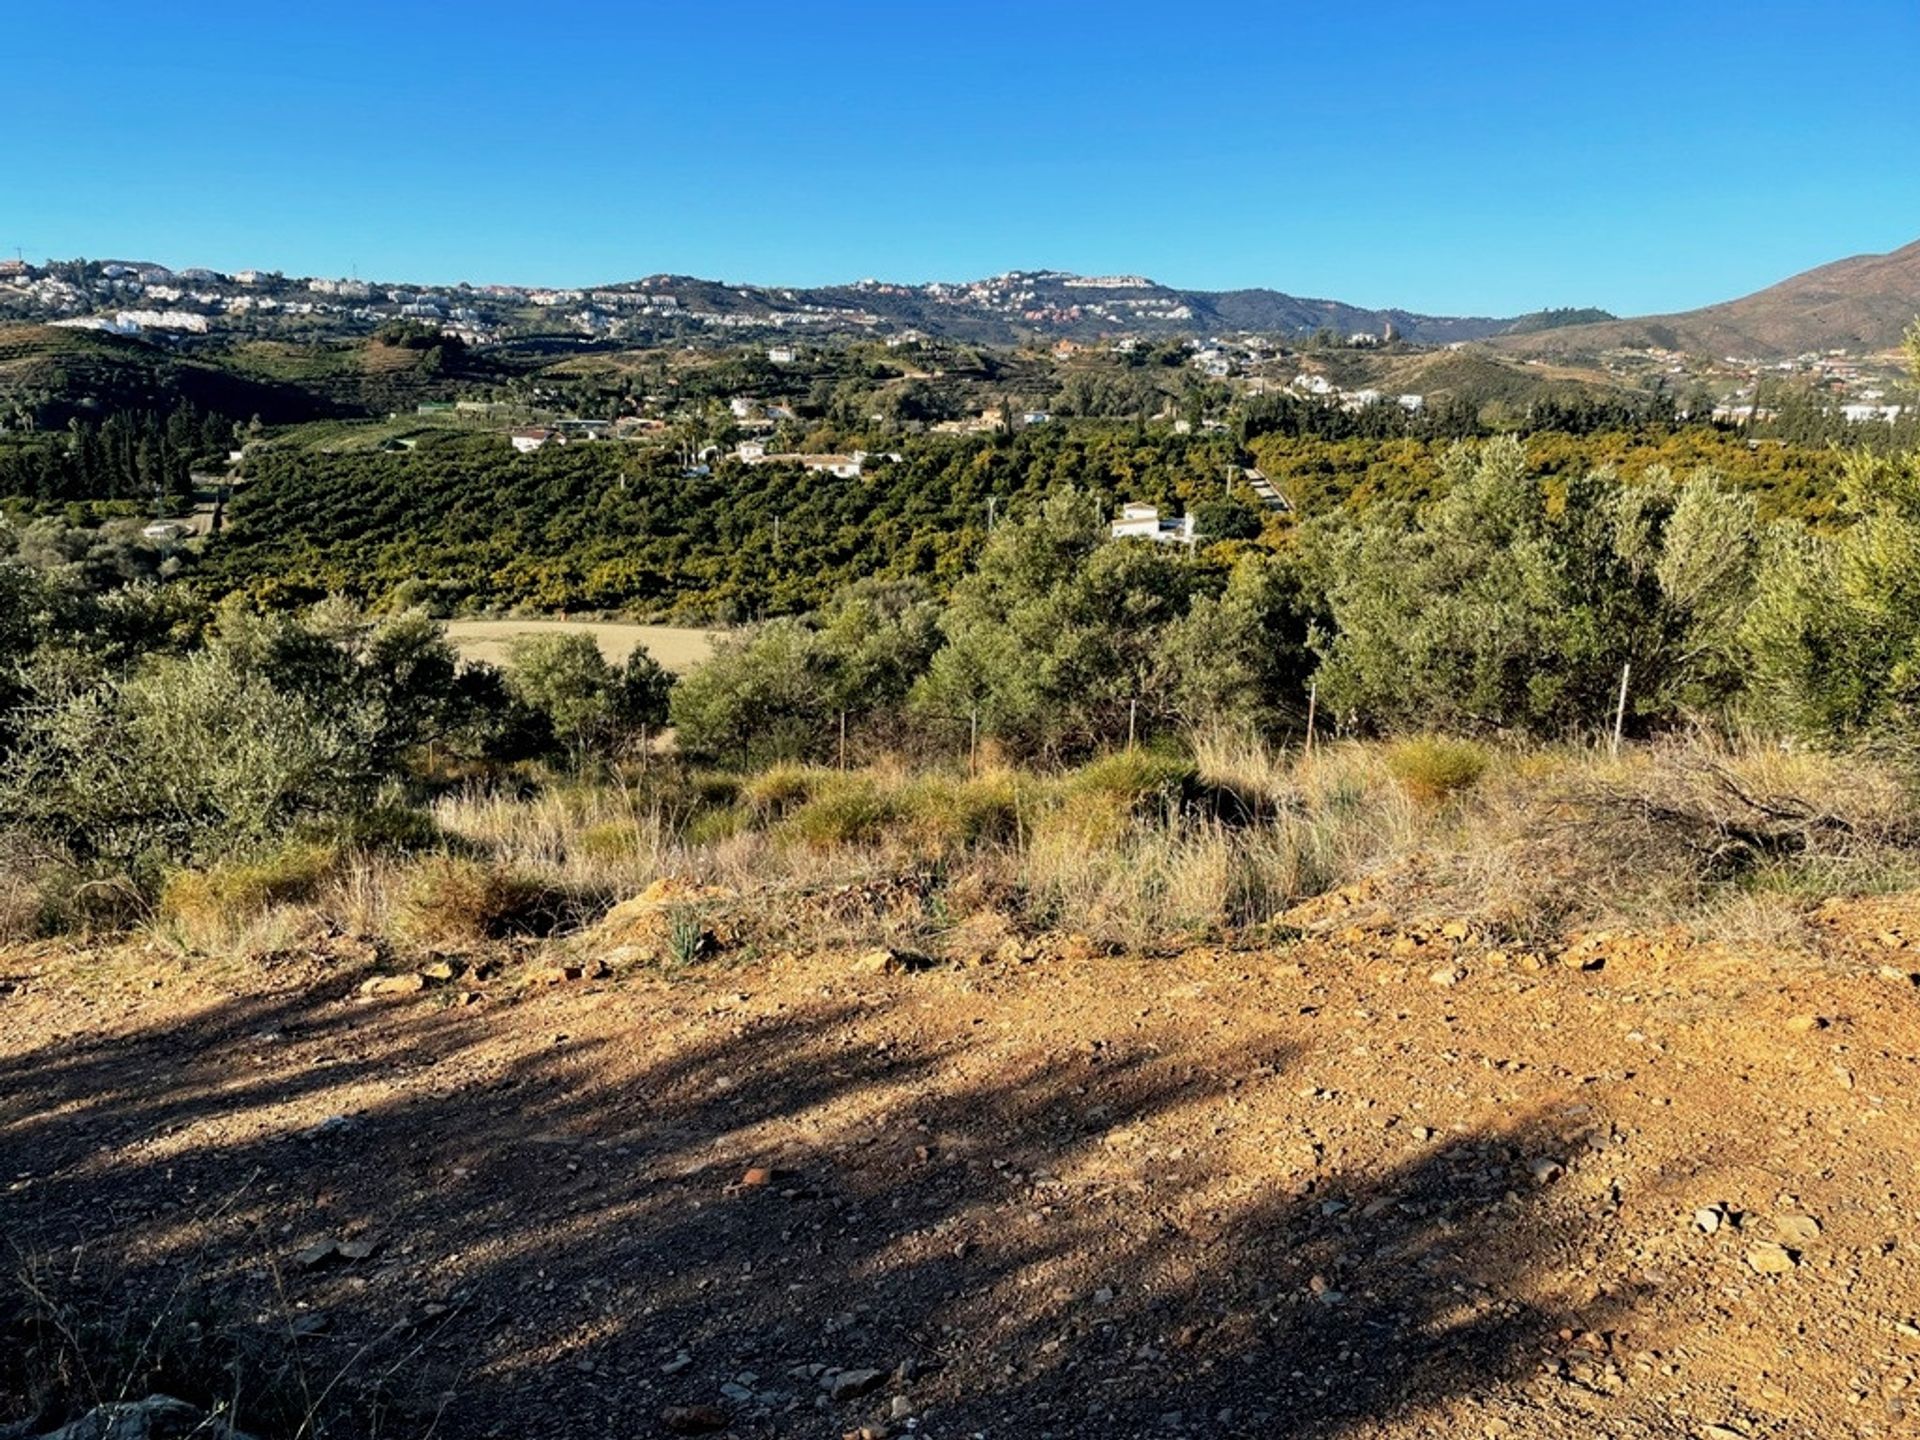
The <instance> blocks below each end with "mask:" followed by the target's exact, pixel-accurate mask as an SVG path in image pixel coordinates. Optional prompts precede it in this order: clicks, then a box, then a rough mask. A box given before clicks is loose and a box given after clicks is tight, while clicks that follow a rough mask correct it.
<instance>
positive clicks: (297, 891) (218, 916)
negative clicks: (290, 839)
mask: <svg viewBox="0 0 1920 1440" xmlns="http://www.w3.org/2000/svg"><path fill="white" fill-rule="evenodd" d="M339 865H340V852H339V851H338V850H336V849H335V848H334V847H332V846H330V845H312V844H295V845H288V846H285V847H284V848H282V849H279V850H276V851H272V852H269V853H267V854H264V855H261V856H259V857H257V858H255V859H249V860H224V861H220V862H218V863H216V864H214V865H211V866H209V867H207V868H206V869H204V870H176V871H175V872H174V873H173V874H172V875H170V876H168V877H167V881H166V884H165V886H164V887H163V888H162V890H161V892H160V917H161V919H162V920H165V921H167V922H169V923H171V924H173V925H175V926H177V927H178V928H179V930H180V932H181V933H182V934H183V935H184V936H185V937H186V938H188V939H189V940H191V941H193V942H194V943H197V944H205V943H209V942H211V941H213V940H214V939H217V938H220V937H224V936H227V935H230V934H231V933H233V931H234V930H235V929H236V928H238V927H241V926H244V925H245V924H247V923H248V922H250V921H252V920H256V919H258V918H259V917H260V916H262V915H264V914H265V913H266V912H267V911H268V910H269V909H270V908H272V907H273V906H275V905H285V904H296V903H299V902H302V901H308V900H311V899H313V898H314V896H315V895H316V894H317V893H318V892H319V890H320V887H321V886H322V885H323V884H324V883H325V882H326V881H327V880H329V879H331V878H332V877H333V876H334V875H335V874H336V873H337V871H338V869H339Z"/></svg>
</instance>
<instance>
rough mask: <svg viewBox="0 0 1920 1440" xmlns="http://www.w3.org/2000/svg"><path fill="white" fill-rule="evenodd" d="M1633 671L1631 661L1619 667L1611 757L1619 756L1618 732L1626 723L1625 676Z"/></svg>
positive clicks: (1617, 757) (1616, 757)
mask: <svg viewBox="0 0 1920 1440" xmlns="http://www.w3.org/2000/svg"><path fill="white" fill-rule="evenodd" d="M1632 673H1633V662H1632V661H1631V660H1629V661H1627V663H1626V664H1624V665H1622V666H1621V667H1620V700H1619V703H1618V704H1616V705H1615V706H1614V707H1613V758H1614V759H1616V760H1618V759H1619V758H1620V732H1621V731H1622V730H1624V729H1625V728H1626V724H1627V677H1628V676H1629V675H1631V674H1632Z"/></svg>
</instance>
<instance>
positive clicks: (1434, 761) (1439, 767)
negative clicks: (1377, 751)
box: [1387, 735, 1487, 805]
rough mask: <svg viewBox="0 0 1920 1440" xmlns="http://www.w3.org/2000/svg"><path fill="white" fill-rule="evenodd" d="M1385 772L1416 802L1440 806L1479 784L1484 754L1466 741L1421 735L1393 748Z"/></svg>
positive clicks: (1485, 762) (1485, 754) (1485, 753)
mask: <svg viewBox="0 0 1920 1440" xmlns="http://www.w3.org/2000/svg"><path fill="white" fill-rule="evenodd" d="M1387 769H1388V770H1389V771H1391V772H1392V774H1393V778H1394V779H1396V780H1398V781H1399V782H1400V784H1401V785H1402V786H1403V787H1405V789H1406V792H1407V794H1409V795H1410V796H1412V797H1413V798H1414V799H1415V800H1419V801H1422V802H1424V803H1426V804H1429V805H1441V804H1444V803H1446V802H1447V801H1448V800H1451V799H1452V798H1453V797H1454V796H1455V795H1458V794H1460V793H1461V792H1462V791H1464V790H1470V789H1472V788H1473V786H1474V785H1476V784H1478V783H1479V780H1480V777H1481V776H1482V775H1484V774H1486V771H1487V752H1486V751H1485V750H1484V749H1482V748H1481V747H1480V746H1478V745H1475V744H1474V743H1473V742H1471V741H1468V740H1449V739H1446V738H1444V737H1442V736H1438V735H1422V736H1418V737H1416V738H1414V739H1411V740H1402V741H1400V742H1398V743H1397V744H1395V745H1394V746H1392V747H1391V748H1390V749H1389V750H1388V751H1387Z"/></svg>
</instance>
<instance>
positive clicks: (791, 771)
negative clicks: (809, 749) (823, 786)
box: [739, 765, 815, 820]
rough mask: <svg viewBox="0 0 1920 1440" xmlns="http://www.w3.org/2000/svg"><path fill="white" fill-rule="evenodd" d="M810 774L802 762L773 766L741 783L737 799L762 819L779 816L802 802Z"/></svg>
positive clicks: (809, 789) (809, 790)
mask: <svg viewBox="0 0 1920 1440" xmlns="http://www.w3.org/2000/svg"><path fill="white" fill-rule="evenodd" d="M814 774H815V772H813V771H810V770H808V769H807V768H806V767H805V766H803V765H775V766H774V767H772V768H771V769H769V770H762V771H761V772H760V773H759V774H758V775H755V776H753V777H751V778H750V779H748V780H746V781H745V782H744V783H743V784H741V786H740V787H739V798H740V800H741V802H742V803H743V804H745V805H747V806H748V807H749V808H751V809H752V810H754V811H755V812H756V813H758V814H759V815H760V816H761V818H763V819H765V820H779V819H783V818H784V817H785V816H786V815H787V814H788V813H790V812H791V811H793V810H795V809H797V808H798V807H799V806H801V805H804V804H805V803H806V801H807V797H808V796H809V795H810V794H812V792H813V782H814Z"/></svg>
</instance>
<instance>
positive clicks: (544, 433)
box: [508, 428, 559, 455]
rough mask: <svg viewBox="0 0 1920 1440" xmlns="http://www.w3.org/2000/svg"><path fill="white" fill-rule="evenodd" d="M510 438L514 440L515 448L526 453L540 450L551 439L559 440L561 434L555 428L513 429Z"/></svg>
mask: <svg viewBox="0 0 1920 1440" xmlns="http://www.w3.org/2000/svg"><path fill="white" fill-rule="evenodd" d="M508 438H510V439H511V440H512V441H513V448H514V449H516V450H518V451H519V452H520V453H521V454H522V455H525V454H527V453H528V452H529V451H532V450H538V449H539V448H540V447H541V446H542V445H544V444H546V443H547V442H548V441H549V440H557V439H558V438H559V435H558V432H556V431H553V430H548V429H544V428H537V429H533V430H515V431H512V432H511V433H510V435H509V437H508Z"/></svg>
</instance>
